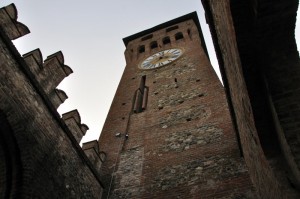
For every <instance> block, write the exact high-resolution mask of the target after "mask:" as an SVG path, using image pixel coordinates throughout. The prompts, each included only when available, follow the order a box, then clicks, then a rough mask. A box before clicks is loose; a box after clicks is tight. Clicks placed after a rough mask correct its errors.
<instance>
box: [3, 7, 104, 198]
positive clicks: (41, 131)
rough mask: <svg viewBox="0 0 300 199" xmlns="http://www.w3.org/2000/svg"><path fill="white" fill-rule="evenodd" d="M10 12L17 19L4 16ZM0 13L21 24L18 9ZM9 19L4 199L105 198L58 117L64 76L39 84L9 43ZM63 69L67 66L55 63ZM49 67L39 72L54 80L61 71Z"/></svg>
mask: <svg viewBox="0 0 300 199" xmlns="http://www.w3.org/2000/svg"><path fill="white" fill-rule="evenodd" d="M7 11H10V13H11V14H12V15H5V13H6V12H7ZM0 13H1V16H2V14H3V13H4V14H3V16H5V17H7V19H9V20H11V21H12V24H14V23H16V16H17V14H16V10H15V7H14V5H10V6H8V7H5V8H3V9H1V10H0ZM12 16H15V18H10V17H12ZM1 19H2V20H3V19H4V17H2V18H1ZM9 20H8V21H9ZM8 21H6V22H3V21H2V22H1V29H0V60H1V62H0V68H1V69H0V116H1V117H0V120H1V121H0V122H1V128H0V133H1V136H0V138H1V142H0V162H1V164H0V167H1V168H0V170H1V171H2V172H1V174H0V175H1V176H0V177H1V189H0V196H1V197H2V196H3V198H51V199H52V198H101V195H102V190H103V186H102V184H101V182H100V179H99V176H98V174H97V171H96V170H95V169H94V168H93V166H92V164H91V163H90V162H89V160H88V158H87V157H86V156H85V155H84V152H83V151H82V149H81V148H80V146H79V143H78V142H77V141H76V139H75V138H74V136H73V134H72V133H73V132H72V130H73V129H71V128H70V129H69V127H68V126H67V125H68V124H65V123H64V121H63V120H62V119H61V118H60V116H59V114H58V113H57V111H56V107H57V103H53V101H52V99H51V98H49V95H48V94H49V92H48V91H50V90H51V89H52V90H54V89H55V86H56V85H57V84H58V82H59V81H61V80H62V79H63V78H62V76H59V75H57V76H55V75H54V76H53V77H52V78H55V77H58V78H59V79H60V80H59V81H58V80H54V82H52V80H48V81H47V82H48V83H47V84H40V82H39V81H38V78H37V76H35V74H34V73H32V72H31V70H30V66H28V65H27V63H26V62H25V61H24V60H23V58H22V57H21V56H20V54H19V53H18V52H17V50H16V49H15V47H14V46H13V44H12V42H11V41H10V33H11V31H16V29H14V28H11V29H9V30H8V29H7V26H9V27H10V26H11V23H10V22H8ZM18 24H19V25H20V23H19V22H18ZM12 27H14V26H12ZM13 35H15V34H13ZM14 39H15V38H14ZM61 55H62V54H61ZM60 57H62V56H60ZM56 58H57V57H56V56H54V59H56ZM60 65H62V66H63V62H61V63H60V64H56V66H60ZM49 67H50V68H51V67H53V65H52V66H51V65H48V68H46V69H45V70H42V68H39V69H40V70H39V72H40V73H37V74H41V73H42V72H44V74H43V75H44V77H49V76H51V75H52V74H53V73H55V72H59V69H57V70H52V72H50V73H49V74H46V72H45V71H46V70H51V69H49ZM52 69H53V68H52ZM47 85H51V89H47V88H50V87H48V86H47ZM54 85H55V86H54ZM77 114H78V113H77ZM78 117H79V116H77V123H79V124H80V125H79V126H81V128H82V129H79V130H78V131H83V132H84V133H85V131H86V129H87V127H86V125H81V122H80V119H78ZM84 127H86V128H84ZM75 130H77V129H75ZM80 139H81V138H80Z"/></svg>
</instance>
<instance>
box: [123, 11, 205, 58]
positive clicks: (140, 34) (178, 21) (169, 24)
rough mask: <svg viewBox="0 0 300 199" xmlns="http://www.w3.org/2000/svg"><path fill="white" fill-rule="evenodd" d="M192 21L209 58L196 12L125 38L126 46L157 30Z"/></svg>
mask: <svg viewBox="0 0 300 199" xmlns="http://www.w3.org/2000/svg"><path fill="white" fill-rule="evenodd" d="M190 19H192V20H193V21H194V23H195V24H196V26H197V29H198V32H199V37H200V39H201V44H202V47H203V49H204V51H205V53H206V55H207V56H208V53H207V49H206V45H205V41H204V37H203V34H202V30H201V26H200V23H199V19H198V15H197V12H196V11H194V12H191V13H189V14H186V15H183V16H181V17H178V18H175V19H172V20H170V21H167V22H164V23H162V24H159V25H157V26H154V27H152V28H149V29H146V30H144V31H141V32H138V33H136V34H133V35H131V36H128V37H125V38H123V42H124V44H125V46H126V47H127V45H128V43H129V42H130V41H132V40H135V39H137V38H140V37H143V36H145V35H148V34H150V33H152V32H155V31H157V30H160V29H163V28H166V27H169V26H172V25H175V24H178V23H181V22H184V21H187V20H190Z"/></svg>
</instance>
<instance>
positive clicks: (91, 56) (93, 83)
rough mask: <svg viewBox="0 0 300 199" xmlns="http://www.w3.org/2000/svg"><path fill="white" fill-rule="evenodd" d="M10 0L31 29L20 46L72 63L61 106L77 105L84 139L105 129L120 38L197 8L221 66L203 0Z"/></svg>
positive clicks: (4, 1)
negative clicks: (58, 55)
mask: <svg viewBox="0 0 300 199" xmlns="http://www.w3.org/2000/svg"><path fill="white" fill-rule="evenodd" d="M10 3H15V5H16V7H17V10H18V21H20V22H21V23H23V24H25V25H26V26H27V27H28V28H29V29H30V31H31V33H30V34H28V35H26V36H24V37H22V38H19V39H17V40H15V41H14V43H15V45H16V47H17V48H18V50H19V52H20V53H21V54H25V53H27V52H29V51H32V50H34V49H36V48H40V50H41V52H42V54H43V58H44V59H46V57H47V56H49V55H51V54H53V53H55V52H57V51H62V52H63V54H64V58H65V64H66V65H68V66H70V67H71V68H72V69H73V71H74V73H73V74H71V75H70V76H69V77H67V78H66V79H64V80H63V82H62V83H61V84H60V85H59V87H58V88H60V89H62V90H64V91H65V92H66V94H67V95H68V97H69V98H68V99H67V100H66V101H65V102H64V104H62V105H61V106H60V107H59V109H58V111H59V113H60V114H62V113H65V112H68V111H71V110H73V109H78V111H79V113H80V115H81V122H82V123H85V124H86V125H88V126H89V128H90V130H89V131H87V134H86V136H85V137H84V139H83V142H86V141H90V140H94V139H98V137H99V134H100V132H101V130H102V126H103V124H104V121H105V119H106V115H107V113H108V110H109V107H110V105H111V102H112V99H113V96H114V94H115V91H116V89H117V86H118V83H119V80H120V78H121V75H122V73H123V70H124V67H125V65H126V64H125V59H124V51H125V46H124V44H123V41H122V38H124V37H127V36H130V35H132V34H135V33H137V32H140V31H142V30H145V29H148V28H151V27H153V26H156V25H158V24H161V23H163V22H166V21H169V20H171V19H174V18H177V17H179V16H182V15H185V14H188V13H190V12H193V11H197V13H198V17H199V20H200V24H201V26H202V30H203V32H204V36H205V42H206V45H207V47H208V51H209V54H210V59H211V62H212V65H213V66H214V68H215V69H217V67H218V66H217V61H216V58H215V55H214V50H213V46H212V42H211V38H210V33H209V29H208V27H207V25H206V22H205V18H204V12H203V9H202V5H201V0H151V1H146V0H126V1H125V0H107V1H103V0H86V1H78V0H77V1H76V0H75V1H74V0H51V1H41V0H15V1H9V0H1V1H0V7H3V6H6V5H8V4H10ZM299 26H300V25H299V21H297V27H299ZM298 29H299V28H298ZM298 29H297V32H296V37H299V36H300V31H299V30H298ZM217 74H219V72H218V71H217Z"/></svg>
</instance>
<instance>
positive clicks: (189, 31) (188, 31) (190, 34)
mask: <svg viewBox="0 0 300 199" xmlns="http://www.w3.org/2000/svg"><path fill="white" fill-rule="evenodd" d="M187 33H188V35H189V37H190V39H192V33H191V29H188V30H187Z"/></svg>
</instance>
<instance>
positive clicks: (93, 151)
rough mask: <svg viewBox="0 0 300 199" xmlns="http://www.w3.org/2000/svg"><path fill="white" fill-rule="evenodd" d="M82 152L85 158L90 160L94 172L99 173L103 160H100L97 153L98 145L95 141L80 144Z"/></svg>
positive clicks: (99, 155)
mask: <svg viewBox="0 0 300 199" xmlns="http://www.w3.org/2000/svg"><path fill="white" fill-rule="evenodd" d="M82 150H83V151H84V152H85V154H86V155H87V157H88V158H89V159H90V161H91V162H92V164H93V165H94V166H95V168H96V170H97V171H98V172H99V171H100V168H101V165H102V163H103V162H104V158H103V157H102V158H101V154H100V153H99V145H98V141H97V140H93V141H90V142H86V143H83V144H82Z"/></svg>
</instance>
